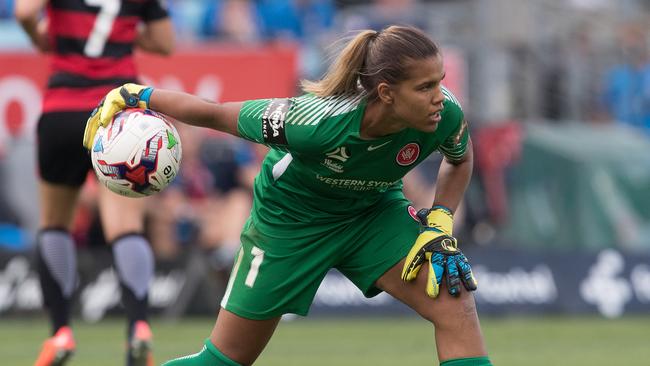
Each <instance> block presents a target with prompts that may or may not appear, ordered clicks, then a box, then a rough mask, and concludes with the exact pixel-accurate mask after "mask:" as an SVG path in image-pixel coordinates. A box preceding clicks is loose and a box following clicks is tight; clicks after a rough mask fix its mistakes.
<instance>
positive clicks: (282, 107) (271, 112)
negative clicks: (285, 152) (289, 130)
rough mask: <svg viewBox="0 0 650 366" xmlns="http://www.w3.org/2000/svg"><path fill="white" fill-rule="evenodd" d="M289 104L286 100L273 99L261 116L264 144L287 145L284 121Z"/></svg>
mask: <svg viewBox="0 0 650 366" xmlns="http://www.w3.org/2000/svg"><path fill="white" fill-rule="evenodd" d="M290 105H291V102H290V101H289V99H287V98H282V99H273V100H272V101H271V102H270V103H269V105H268V106H267V107H266V110H264V114H262V136H263V137H264V142H268V143H270V144H278V145H287V136H286V134H285V131H284V121H285V120H286V117H287V112H288V111H289V107H290Z"/></svg>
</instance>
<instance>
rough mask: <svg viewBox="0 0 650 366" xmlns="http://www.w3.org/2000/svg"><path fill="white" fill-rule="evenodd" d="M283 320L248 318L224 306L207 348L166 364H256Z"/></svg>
mask: <svg viewBox="0 0 650 366" xmlns="http://www.w3.org/2000/svg"><path fill="white" fill-rule="evenodd" d="M279 321H280V317H277V318H272V319H266V320H252V319H246V318H242V317H240V316H238V315H235V314H233V313H231V312H229V311H228V310H225V309H223V308H221V310H220V311H219V316H218V317H217V322H216V323H215V325H214V328H213V329H212V333H211V334H210V338H209V339H207V340H206V341H205V346H204V347H203V349H202V350H201V351H200V352H198V353H195V354H193V355H189V356H184V357H180V358H177V359H175V360H171V361H169V362H166V363H165V364H164V366H240V365H252V364H253V362H255V360H256V359H257V357H259V355H260V354H261V353H262V351H263V350H264V347H266V344H267V343H268V342H269V340H270V339H271V336H272V335H273V332H274V331H275V328H276V327H277V325H278V322H279Z"/></svg>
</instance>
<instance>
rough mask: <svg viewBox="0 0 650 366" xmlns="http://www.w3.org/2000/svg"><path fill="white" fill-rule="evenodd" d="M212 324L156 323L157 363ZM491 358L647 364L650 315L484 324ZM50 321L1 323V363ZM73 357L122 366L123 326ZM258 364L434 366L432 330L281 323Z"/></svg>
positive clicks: (558, 365) (83, 336) (380, 323)
mask: <svg viewBox="0 0 650 366" xmlns="http://www.w3.org/2000/svg"><path fill="white" fill-rule="evenodd" d="M213 323H214V320H213V319H210V318H192V319H184V320H182V321H180V322H177V323H170V322H165V321H162V320H154V322H153V324H152V327H153V329H154V334H155V341H156V343H155V346H156V348H155V349H156V360H157V361H158V362H161V361H163V360H167V359H169V358H173V357H176V356H180V355H185V354H189V353H194V352H196V351H198V350H199V349H200V347H201V343H202V340H203V339H204V338H205V337H206V336H207V335H208V334H209V332H210V330H211V329H212V325H213ZM482 324H483V331H484V333H485V338H486V341H487V344H488V348H489V351H490V357H491V359H492V361H493V363H494V364H495V365H499V366H562V365H566V366H569V365H570V366H582V365H584V366H600V365H602V366H612V365H625V366H647V365H650V317H641V316H639V317H625V318H622V319H616V320H606V319H601V318H595V317H588V318H584V317H576V318H569V317H541V318H485V319H483V320H482ZM47 327H48V325H47V322H46V321H45V320H44V319H42V318H37V319H29V320H24V319H22V320H21V319H13V318H10V319H7V318H3V319H2V320H0V365H3V366H14V365H15V366H24V365H31V363H32V362H33V360H34V358H35V354H36V352H37V351H38V348H39V346H40V343H41V341H42V340H43V338H44V337H45V336H46V332H47V329H46V328H47ZM74 329H75V336H76V338H77V344H78V351H77V354H76V355H75V357H74V358H73V359H72V362H70V364H69V365H71V366H82V365H89V366H104V365H105V366H109V365H110V366H115V365H122V364H123V355H122V352H123V350H124V343H123V342H124V341H123V337H122V336H123V333H124V330H123V324H122V321H121V320H118V319H109V320H105V321H102V322H100V323H97V324H87V323H83V322H81V321H77V322H76V323H75V324H74ZM256 365H262V366H265V365H266V366H276V365H277V366H292V365H301V366H321V365H322V366H325V365H327V366H333V365H337V366H338V365H354V366H358V365H361V366H363V365H372V366H381V365H400V366H401V365H414V366H415V365H437V362H435V348H434V346H433V331H432V329H431V327H429V326H428V325H427V324H426V322H423V321H419V320H418V319H416V318H408V317H407V318H393V319H385V318H366V319H356V318H350V319H340V318H338V319H322V318H321V319H311V318H307V319H302V318H300V319H297V320H295V321H290V322H282V323H281V324H280V327H279V329H278V330H277V332H276V334H275V336H274V337H273V339H272V340H271V343H270V344H269V346H268V347H267V349H266V350H265V352H264V353H263V354H262V356H261V357H260V359H259V360H258V362H257V363H256Z"/></svg>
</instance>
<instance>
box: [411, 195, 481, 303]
mask: <svg viewBox="0 0 650 366" xmlns="http://www.w3.org/2000/svg"><path fill="white" fill-rule="evenodd" d="M417 216H418V219H420V222H421V224H422V227H421V229H420V235H418V237H417V239H416V240H415V244H414V245H413V247H412V248H411V250H410V251H409V254H408V255H407V256H406V262H405V263H404V267H403V268H402V280H403V281H412V280H413V279H415V277H417V275H418V272H419V271H420V268H421V267H422V264H423V263H424V262H425V261H428V262H429V264H430V266H431V267H430V268H429V275H428V281H427V287H426V292H427V295H429V297H432V298H435V297H437V296H438V294H439V293H440V283H441V282H442V277H443V276H444V275H446V276H447V289H448V290H449V293H450V294H451V295H452V296H459V295H460V282H462V283H463V285H464V286H465V288H466V289H467V290H468V291H474V290H476V286H477V282H476V279H475V278H474V274H473V273H472V268H471V267H470V265H469V262H468V261H467V258H466V257H465V255H464V254H463V253H461V251H460V250H459V249H458V243H457V241H456V238H454V237H453V236H451V232H452V226H453V217H452V215H451V212H450V211H449V209H447V208H445V207H443V206H434V207H433V208H431V209H426V208H425V209H421V210H420V211H418V213H417Z"/></svg>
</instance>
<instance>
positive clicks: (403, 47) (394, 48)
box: [302, 26, 439, 100]
mask: <svg viewBox="0 0 650 366" xmlns="http://www.w3.org/2000/svg"><path fill="white" fill-rule="evenodd" d="M438 53H439V50H438V46H437V45H436V44H435V43H434V42H433V41H432V40H431V39H430V38H429V37H427V35H426V34H424V32H422V31H421V30H419V29H417V28H413V27H403V26H390V27H388V28H386V29H384V30H382V31H379V32H377V31H373V30H364V31H361V32H360V33H359V34H357V35H356V36H355V37H354V38H353V39H352V40H351V41H350V42H349V43H348V44H347V45H346V46H345V48H344V49H343V51H341V54H340V55H339V56H338V58H337V59H336V60H335V61H334V63H332V65H331V66H330V68H329V70H328V71H327V73H326V74H325V76H324V77H323V78H322V79H321V80H319V81H307V80H303V82H302V88H303V90H304V91H305V92H308V93H313V94H315V95H317V96H321V97H325V96H331V95H340V94H357V93H360V92H361V90H360V89H359V84H361V86H362V87H363V89H365V91H366V92H367V93H368V95H369V96H368V98H369V99H370V100H372V99H374V98H376V96H377V85H379V83H381V82H386V83H388V84H397V83H399V82H401V81H403V80H406V79H407V78H408V74H407V64H408V61H410V60H421V59H424V58H428V57H431V56H436V55H438Z"/></svg>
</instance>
